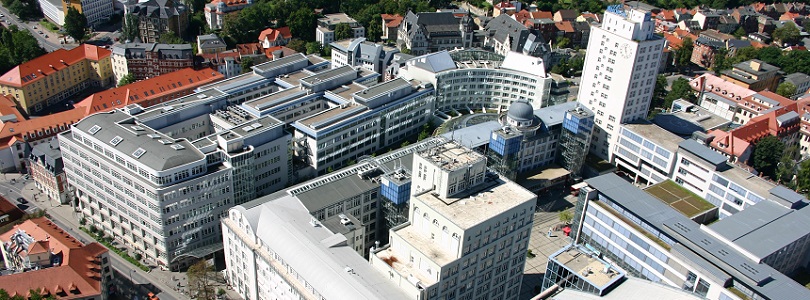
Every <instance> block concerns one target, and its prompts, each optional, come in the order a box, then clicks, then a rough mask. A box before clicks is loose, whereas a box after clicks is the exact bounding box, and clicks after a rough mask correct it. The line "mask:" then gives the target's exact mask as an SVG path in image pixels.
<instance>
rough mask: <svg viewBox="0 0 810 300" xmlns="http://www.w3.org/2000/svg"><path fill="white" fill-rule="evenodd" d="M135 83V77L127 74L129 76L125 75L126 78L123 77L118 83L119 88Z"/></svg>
mask: <svg viewBox="0 0 810 300" xmlns="http://www.w3.org/2000/svg"><path fill="white" fill-rule="evenodd" d="M133 82H135V75H132V73H127V75H124V77H121V80H119V81H118V86H125V85H127V84H130V83H133Z"/></svg>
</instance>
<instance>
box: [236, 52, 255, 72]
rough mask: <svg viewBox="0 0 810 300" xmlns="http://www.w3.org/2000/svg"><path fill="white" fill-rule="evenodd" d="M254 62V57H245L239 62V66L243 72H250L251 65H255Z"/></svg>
mask: <svg viewBox="0 0 810 300" xmlns="http://www.w3.org/2000/svg"><path fill="white" fill-rule="evenodd" d="M253 64H254V63H253V57H250V56H248V57H243V58H242V61H241V62H240V63H239V66H240V67H242V73H247V72H250V71H251V70H252V69H251V68H250V67H253Z"/></svg>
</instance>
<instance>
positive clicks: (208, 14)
mask: <svg viewBox="0 0 810 300" xmlns="http://www.w3.org/2000/svg"><path fill="white" fill-rule="evenodd" d="M251 5H253V0H214V1H211V2H210V3H208V4H205V9H203V11H204V14H205V22H206V23H208V28H210V29H211V30H219V29H222V23H223V22H225V16H227V15H228V14H238V13H239V11H241V10H243V9H245V8H247V7H249V6H251Z"/></svg>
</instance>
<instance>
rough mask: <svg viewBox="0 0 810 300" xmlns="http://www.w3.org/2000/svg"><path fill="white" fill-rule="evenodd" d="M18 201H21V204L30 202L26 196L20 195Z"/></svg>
mask: <svg viewBox="0 0 810 300" xmlns="http://www.w3.org/2000/svg"><path fill="white" fill-rule="evenodd" d="M17 203H19V204H26V203H28V200H25V198H23V197H20V198H17Z"/></svg>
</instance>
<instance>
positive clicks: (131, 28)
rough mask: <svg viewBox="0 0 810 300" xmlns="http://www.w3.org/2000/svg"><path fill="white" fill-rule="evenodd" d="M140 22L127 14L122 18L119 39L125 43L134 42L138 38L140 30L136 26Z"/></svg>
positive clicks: (134, 16) (135, 17) (136, 17)
mask: <svg viewBox="0 0 810 300" xmlns="http://www.w3.org/2000/svg"><path fill="white" fill-rule="evenodd" d="M139 23H140V20H139V19H138V16H136V15H133V14H127V15H126V16H125V17H124V22H123V24H122V28H121V37H122V38H123V39H124V40H125V41H134V40H135V38H137V37H140V30H138V24H139Z"/></svg>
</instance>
